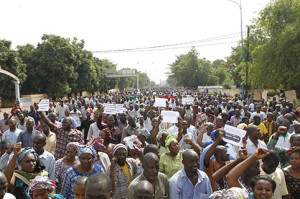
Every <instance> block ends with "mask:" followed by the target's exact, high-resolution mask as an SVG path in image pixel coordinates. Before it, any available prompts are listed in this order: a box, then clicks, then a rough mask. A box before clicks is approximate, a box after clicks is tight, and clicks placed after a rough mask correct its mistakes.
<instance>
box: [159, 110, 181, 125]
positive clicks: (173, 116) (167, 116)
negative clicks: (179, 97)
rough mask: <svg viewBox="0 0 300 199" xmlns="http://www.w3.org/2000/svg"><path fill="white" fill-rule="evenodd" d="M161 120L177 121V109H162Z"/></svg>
mask: <svg viewBox="0 0 300 199" xmlns="http://www.w3.org/2000/svg"><path fill="white" fill-rule="evenodd" d="M161 116H162V119H163V120H162V122H168V123H177V122H178V117H179V113H178V112H177V111H162V112H161Z"/></svg>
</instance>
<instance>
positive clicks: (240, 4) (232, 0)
mask: <svg viewBox="0 0 300 199" xmlns="http://www.w3.org/2000/svg"><path fill="white" fill-rule="evenodd" d="M228 1H231V2H233V3H235V4H236V5H238V6H239V7H240V15H241V39H242V61H241V63H242V64H243V62H244V38H243V13H242V0H240V3H238V2H236V1H234V0H228ZM244 90H245V88H244V66H243V65H242V98H243V100H244V99H245V98H244Z"/></svg>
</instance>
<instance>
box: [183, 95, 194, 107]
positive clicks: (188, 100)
mask: <svg viewBox="0 0 300 199" xmlns="http://www.w3.org/2000/svg"><path fill="white" fill-rule="evenodd" d="M193 103H194V98H193V97H191V96H187V97H183V98H182V104H190V105H192V104H193Z"/></svg>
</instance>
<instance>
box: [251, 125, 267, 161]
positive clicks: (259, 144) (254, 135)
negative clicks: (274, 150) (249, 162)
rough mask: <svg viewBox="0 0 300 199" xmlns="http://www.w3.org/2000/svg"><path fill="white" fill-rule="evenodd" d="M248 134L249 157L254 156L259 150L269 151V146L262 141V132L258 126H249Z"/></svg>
mask: <svg viewBox="0 0 300 199" xmlns="http://www.w3.org/2000/svg"><path fill="white" fill-rule="evenodd" d="M247 134H248V135H249V138H248V140H247V145H246V149H247V152H248V154H249V155H251V154H254V153H255V151H256V149H258V148H263V149H267V150H268V148H267V145H266V144H265V143H264V142H263V141H261V140H260V138H261V132H260V130H259V128H258V127H257V126H255V125H253V126H248V127H247Z"/></svg>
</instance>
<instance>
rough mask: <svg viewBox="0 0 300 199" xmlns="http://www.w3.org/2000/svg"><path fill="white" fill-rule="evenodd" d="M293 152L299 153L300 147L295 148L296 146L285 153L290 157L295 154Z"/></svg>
mask: <svg viewBox="0 0 300 199" xmlns="http://www.w3.org/2000/svg"><path fill="white" fill-rule="evenodd" d="M295 152H296V153H297V152H298V153H300V147H297V146H293V147H291V148H290V149H289V150H287V151H286V155H288V156H291V155H292V153H295Z"/></svg>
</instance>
